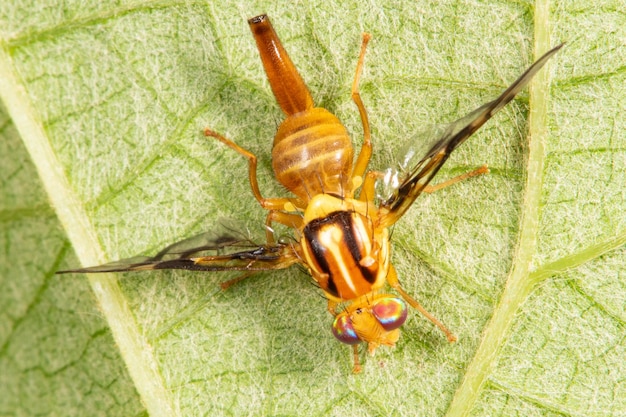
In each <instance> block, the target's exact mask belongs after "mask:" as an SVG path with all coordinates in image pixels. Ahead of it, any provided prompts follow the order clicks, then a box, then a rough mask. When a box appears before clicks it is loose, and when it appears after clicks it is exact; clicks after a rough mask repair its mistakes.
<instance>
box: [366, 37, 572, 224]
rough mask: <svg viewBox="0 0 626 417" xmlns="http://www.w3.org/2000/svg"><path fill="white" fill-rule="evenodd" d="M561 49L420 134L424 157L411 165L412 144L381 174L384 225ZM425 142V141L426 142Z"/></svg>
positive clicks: (400, 211)
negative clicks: (486, 100) (479, 102)
mask: <svg viewBox="0 0 626 417" xmlns="http://www.w3.org/2000/svg"><path fill="white" fill-rule="evenodd" d="M561 47H563V44H561V45H559V46H557V47H555V48H553V49H552V50H550V51H549V52H547V53H546V54H545V55H543V56H542V57H541V58H539V59H538V60H537V61H536V62H535V63H534V64H533V65H531V66H530V68H528V69H527V70H526V71H525V72H524V73H523V74H522V75H521V76H520V77H519V78H518V79H517V80H516V81H515V82H514V83H513V84H511V86H510V87H509V88H507V89H506V90H505V91H504V92H503V93H502V94H501V95H500V96H499V97H498V98H497V99H495V100H493V101H491V102H489V103H487V104H484V105H482V106H480V107H479V108H478V109H476V110H474V111H472V112H471V113H469V114H468V115H466V116H464V117H462V118H460V119H459V120H457V121H455V122H453V123H450V124H449V125H443V126H434V127H432V128H431V130H430V131H427V132H425V133H422V134H420V137H424V134H426V135H431V136H429V137H430V138H432V140H431V141H430V143H431V145H430V147H429V148H428V149H427V151H426V153H425V155H424V157H422V158H421V159H419V161H418V162H417V163H415V164H414V165H412V166H411V161H413V160H415V159H416V157H415V156H416V155H415V154H416V152H415V149H416V148H414V147H413V145H412V144H410V145H409V151H408V153H407V154H406V156H405V157H404V158H403V160H401V161H400V163H399V166H398V167H397V168H393V169H389V170H387V171H386V172H384V173H383V178H382V179H381V180H380V181H379V183H380V184H379V185H377V190H378V193H379V197H380V200H381V201H380V207H382V208H385V209H387V211H388V214H387V215H386V219H384V220H383V222H384V223H385V224H393V223H395V222H396V221H397V220H398V219H399V218H400V217H402V215H403V214H404V213H405V212H406V210H407V209H408V208H409V207H410V206H411V205H412V204H413V202H414V201H415V199H416V198H417V197H418V196H419V195H420V194H421V193H422V191H423V190H424V188H425V187H426V186H427V185H428V183H429V182H430V181H431V180H432V179H433V177H434V176H435V174H437V172H438V171H439V169H440V168H441V166H442V165H443V164H444V163H445V162H446V161H447V160H448V157H449V156H450V154H451V153H452V151H454V150H455V149H456V148H457V147H458V146H459V145H460V144H462V143H463V142H464V141H465V140H466V139H467V138H469V137H470V136H472V135H473V134H474V133H475V132H476V131H477V130H478V129H479V128H480V127H481V126H482V125H483V124H485V122H487V120H489V119H490V118H491V117H492V116H493V115H494V114H496V113H497V112H498V111H500V110H501V109H502V108H503V107H504V106H506V105H507V104H508V103H509V102H510V101H511V100H513V98H514V97H515V96H516V95H517V93H519V92H520V90H522V89H523V88H524V87H525V86H526V85H527V84H528V82H529V81H530V80H531V79H532V78H533V76H534V75H535V74H536V73H537V72H538V71H539V70H540V69H541V68H542V67H543V66H544V65H545V63H546V62H547V61H548V60H549V59H550V58H551V57H552V56H553V55H554V54H555V53H556V52H557V51H558V50H559V49H561ZM427 143H428V142H427Z"/></svg>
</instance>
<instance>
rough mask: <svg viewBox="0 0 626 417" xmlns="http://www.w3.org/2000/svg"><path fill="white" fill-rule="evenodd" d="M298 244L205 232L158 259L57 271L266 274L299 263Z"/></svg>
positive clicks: (172, 247)
mask: <svg viewBox="0 0 626 417" xmlns="http://www.w3.org/2000/svg"><path fill="white" fill-rule="evenodd" d="M294 244H295V243H292V242H288V241H279V242H277V243H274V244H266V245H259V244H255V243H254V242H252V241H251V240H248V239H245V238H242V236H235V235H234V234H220V235H216V233H215V232H206V233H202V234H200V235H197V236H194V237H191V238H189V239H184V240H181V241H180V242H176V243H174V244H172V245H169V246H167V247H165V248H163V249H162V250H161V251H159V253H157V254H156V255H155V256H136V257H133V258H127V259H122V260H119V261H115V262H110V263H107V264H104V265H98V266H92V267H87V268H78V269H70V270H65V271H58V272H57V274H66V273H72V272H76V273H94V272H124V271H149V270H156V269H186V270H189V271H251V272H254V271H265V270H271V269H283V268H287V267H289V266H291V265H292V264H294V263H297V262H298V260H299V258H298V256H297V253H296V251H295V248H294V246H293V245H294Z"/></svg>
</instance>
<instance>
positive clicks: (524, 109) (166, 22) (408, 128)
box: [0, 0, 626, 416]
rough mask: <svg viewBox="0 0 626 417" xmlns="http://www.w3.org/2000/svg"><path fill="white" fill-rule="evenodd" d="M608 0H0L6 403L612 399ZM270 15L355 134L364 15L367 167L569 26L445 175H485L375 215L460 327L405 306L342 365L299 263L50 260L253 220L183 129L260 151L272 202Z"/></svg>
mask: <svg viewBox="0 0 626 417" xmlns="http://www.w3.org/2000/svg"><path fill="white" fill-rule="evenodd" d="M621 6H622V5H621V4H620V2H618V1H612V2H611V1H605V2H603V3H602V4H594V5H593V6H588V5H587V4H586V3H584V2H554V3H548V2H545V1H544V2H536V3H524V2H500V3H497V2H482V1H477V2H443V3H442V2H427V1H421V0H420V1H417V2H407V4H399V5H395V4H394V5H391V3H389V4H387V5H384V6H379V5H373V4H363V3H358V2H354V3H348V2H336V3H335V2H328V1H324V2H321V1H320V2H309V3H307V5H306V6H305V5H301V4H297V5H293V4H292V3H291V2H285V3H283V4H280V5H277V4H276V3H275V2H272V3H270V2H267V3H260V2H259V3H254V4H246V5H243V4H240V3H234V2H233V3H230V4H219V6H218V5H217V4H215V5H211V4H210V2H209V4H207V3H206V2H181V3H176V2H158V3H129V4H122V5H120V4H105V3H101V2H93V4H86V3H85V2H83V4H80V5H78V4H73V3H72V4H65V3H64V4H62V5H61V4H55V3H49V4H45V5H44V4H42V3H41V2H39V3H37V4H32V5H27V4H24V2H18V1H15V0H9V1H5V2H4V3H3V5H2V6H0V42H1V48H0V97H1V98H2V101H3V104H4V106H5V110H6V111H5V112H3V113H2V114H3V116H0V122H2V123H1V124H0V126H2V128H3V129H2V134H3V137H2V139H3V140H2V142H1V145H0V146H1V149H2V152H0V158H1V162H0V164H1V165H0V167H1V168H0V196H1V197H0V221H2V231H3V233H2V240H1V243H2V245H1V247H2V248H3V251H2V252H0V257H1V258H0V268H1V270H2V274H0V276H1V277H2V279H1V281H0V297H1V298H0V300H1V302H0V305H1V306H2V308H1V310H0V311H1V312H2V315H1V321H0V346H1V349H0V369H2V372H1V373H0V393H1V395H0V415H35V414H44V415H104V414H111V415H141V414H149V415H154V416H156V415H179V416H183V415H184V416H187V415H244V414H245V415H342V416H344V415H422V416H435V415H448V416H458V415H475V416H483V415H505V416H509V415H524V416H535V415H549V416H557V415H568V416H569V415H572V416H617V415H623V414H624V410H625V409H626V384H624V380H626V361H624V357H625V354H626V352H625V350H626V342H625V340H624V337H623V335H624V329H625V326H624V320H626V286H625V285H624V282H626V281H625V280H624V278H625V275H626V261H625V259H626V257H625V256H624V255H625V252H626V217H625V216H624V212H626V194H625V192H624V189H625V187H624V184H625V183H626V147H625V145H624V143H625V142H624V139H625V133H624V132H626V126H625V124H626V123H625V122H624V117H623V113H624V110H625V109H626V91H624V90H625V87H624V86H625V85H626V83H625V78H626V75H625V73H626V71H625V69H624V68H625V67H624V65H623V62H624V60H625V55H626V49H625V48H624V42H625V40H626V15H624V14H623V13H622V10H621V9H622V7H621ZM262 12H267V13H268V14H269V15H270V17H271V18H272V21H273V23H274V26H275V28H276V30H277V31H278V33H279V35H280V36H281V38H282V40H283V42H284V44H285V47H286V48H287V50H288V51H289V52H290V54H291V57H292V59H293V61H294V62H295V64H296V66H297V67H298V68H299V69H300V71H301V73H302V75H303V78H304V79H305V80H306V81H307V83H308V84H309V87H310V89H311V91H312V93H313V96H314V98H315V100H316V103H317V104H318V105H320V106H323V107H326V108H328V109H329V110H331V111H333V112H334V113H336V114H337V115H338V117H339V118H340V119H341V120H342V121H343V122H344V123H345V124H346V126H347V128H348V130H349V131H350V132H352V134H353V140H354V142H355V145H357V146H358V145H359V144H360V140H361V135H362V130H361V125H360V121H359V118H358V113H357V111H356V108H355V106H354V104H353V103H352V102H351V100H350V85H351V82H352V77H353V73H354V68H355V66H356V58H357V55H358V48H359V42H360V33H361V32H362V31H368V32H370V33H372V35H373V41H372V42H371V43H370V46H369V49H368V52H367V56H366V64H365V65H366V67H365V73H364V75H363V78H362V83H361V91H362V95H363V99H364V102H365V105H366V107H367V109H368V111H369V114H370V119H371V120H370V122H371V125H372V130H373V140H374V147H375V152H374V153H375V155H374V159H373V165H374V166H375V167H384V166H387V165H390V164H391V163H392V162H393V155H394V154H395V151H396V150H397V149H400V148H401V147H402V145H403V144H406V143H407V141H409V140H412V138H413V139H414V138H415V133H414V132H416V131H418V130H420V129H421V128H422V127H423V126H425V125H429V124H432V123H445V122H450V121H453V120H454V119H456V118H458V117H460V116H462V115H464V114H466V113H467V112H469V111H471V110H473V109H474V108H476V107H478V106H479V105H481V104H483V103H484V102H486V101H488V100H491V99H493V98H494V97H495V96H497V95H498V94H499V93H500V92H501V91H502V90H503V89H504V88H506V86H507V85H508V84H509V83H510V82H512V81H513V80H514V79H515V78H516V77H517V76H518V75H519V74H521V72H522V71H523V70H524V69H525V68H526V67H527V66H528V65H530V63H531V62H532V61H533V60H534V58H535V57H538V56H539V54H540V53H541V52H543V51H545V50H547V49H548V48H549V47H550V46H555V45H557V44H559V43H561V42H564V41H565V42H567V45H566V47H565V48H564V49H563V50H562V51H560V52H559V53H558V54H557V56H556V57H555V58H554V59H553V60H552V61H551V62H550V63H548V65H547V67H546V68H547V69H546V70H545V71H542V73H541V74H539V76H538V77H537V79H536V80H535V81H534V83H533V86H532V88H531V91H530V93H527V92H523V93H522V94H520V97H518V98H517V99H516V100H515V101H514V102H513V103H511V104H510V105H509V106H508V107H507V108H505V109H504V110H503V111H502V112H501V113H500V114H498V115H497V116H496V117H495V118H494V120H492V121H490V122H489V123H488V124H487V125H486V126H485V127H483V128H482V129H481V131H479V133H478V134H476V136H475V137H473V138H471V139H470V140H469V141H468V142H467V143H466V144H464V145H463V146H462V148H461V149H459V150H458V151H457V152H456V153H455V154H454V155H453V157H452V158H451V159H450V161H449V162H448V163H447V164H446V166H445V167H444V169H442V171H441V173H440V174H439V176H438V180H439V181H443V180H444V179H445V178H449V177H452V176H454V175H456V174H458V173H461V172H464V171H467V170H469V169H471V168H472V167H475V166H478V165H481V164H483V163H487V164H489V166H490V169H491V174H490V175H488V176H486V177H484V178H474V179H471V180H468V181H465V182H463V183H461V184H458V185H455V186H454V187H450V188H448V189H445V190H443V191H440V192H438V193H436V194H434V195H426V196H423V197H420V199H419V200H418V201H417V202H416V203H415V205H414V207H413V208H412V209H411V210H410V211H409V213H408V214H407V215H406V216H405V218H403V219H402V220H401V221H400V222H399V223H398V225H397V226H396V227H395V228H394V231H393V245H394V257H393V261H394V264H395V265H396V268H397V269H398V272H399V275H400V279H401V281H402V282H403V285H404V286H405V288H406V289H407V290H408V291H409V292H410V293H411V294H413V295H414V296H416V298H417V299H418V300H420V301H421V302H422V303H423V305H424V306H425V307H426V308H427V309H428V310H430V311H431V312H432V313H433V314H435V315H436V316H437V317H438V318H439V319H441V320H442V321H443V322H444V323H445V324H446V325H447V326H448V327H449V328H451V329H452V330H453V331H454V332H455V334H456V335H457V336H458V338H459V341H458V343H456V344H448V343H447V341H446V340H445V338H444V337H443V336H442V335H441V334H440V333H439V332H438V331H437V330H436V329H435V328H434V327H433V326H432V325H431V324H430V323H429V322H428V321H426V320H424V318H423V317H420V316H419V315H418V314H412V315H411V316H410V318H409V320H408V322H407V324H406V325H405V326H404V328H403V334H402V337H401V339H400V341H399V343H398V345H397V347H396V348H395V349H380V350H379V351H378V352H377V355H376V356H375V357H374V358H371V357H365V355H363V358H364V362H365V363H364V373H363V374H361V375H358V376H354V375H352V374H351V373H350V370H351V366H352V363H351V355H350V350H349V349H348V348H346V347H345V346H341V345H340V344H339V343H337V342H336V341H335V340H334V338H333V337H332V336H331V334H330V331H329V330H330V329H329V326H330V321H331V320H330V317H329V316H328V314H327V313H326V305H325V301H323V299H322V298H321V297H320V292H319V290H318V289H316V288H315V287H314V286H313V285H311V280H310V278H307V276H306V275H305V274H303V273H302V272H301V271H299V270H298V269H292V270H288V271H280V272H276V273H271V274H270V273H267V274H259V275H258V276H255V277H253V278H249V279H247V280H245V281H244V282H242V283H241V284H238V285H237V286H235V287H233V288H231V289H229V290H228V291H226V292H221V291H218V286H217V284H218V283H220V282H222V281H224V280H226V279H229V278H232V277H233V275H218V274H202V273H190V272H148V273H135V274H130V273H129V274H117V275H91V276H88V277H85V276H54V275H53V272H54V271H55V270H57V269H63V268H69V267H77V266H79V265H81V264H82V265H94V264H98V263H102V262H105V261H109V260H115V259H118V258H121V257H127V256H133V255H136V254H151V253H155V251H156V250H158V249H159V248H160V247H162V246H164V245H166V244H168V243H172V242H174V241H176V240H178V239H181V238H183V237H186V236H190V235H193V234H195V233H198V232H201V231H203V230H210V229H211V228H212V227H215V225H216V224H217V223H218V219H220V218H223V217H226V218H232V219H238V220H239V221H240V222H241V224H242V227H243V228H247V229H249V230H250V232H251V233H252V234H253V235H255V236H261V237H262V236H263V224H264V216H265V213H264V212H263V210H262V209H261V208H260V207H259V205H258V204H257V203H256V201H255V200H254V198H253V196H252V193H251V192H250V189H249V185H248V181H247V166H246V161H245V160H243V158H241V157H239V156H238V155H236V154H234V153H233V152H232V151H231V150H229V149H227V148H225V147H224V146H222V145H220V144H218V143H216V142H215V141H212V140H210V139H207V138H205V137H204V136H203V135H202V129H203V128H204V127H207V126H208V127H211V128H212V129H214V130H216V131H218V132H221V133H223V134H225V135H226V136H227V137H229V138H231V139H233V140H234V141H235V142H236V143H238V144H239V145H241V146H243V147H245V148H246V149H249V150H250V151H252V152H253V153H255V154H256V155H258V157H259V180H260V186H261V189H262V192H263V194H264V195H265V196H281V195H286V194H285V191H284V190H282V189H281V188H280V187H279V186H278V185H277V184H276V182H275V180H274V179H273V178H272V171H271V165H270V157H269V155H270V147H271V142H272V137H273V134H274V131H275V129H276V126H277V124H278V123H280V121H281V120H282V115H281V113H280V111H279V110H278V108H277V106H276V104H275V102H274V99H273V97H272V95H271V91H270V89H269V86H268V84H267V82H266V80H265V75H264V73H263V70H262V67H261V64H260V60H259V59H258V53H257V51H256V49H255V45H254V42H253V39H252V37H251V35H250V33H249V30H248V28H247V23H246V18H249V17H251V16H253V15H256V14H259V13H262ZM7 114H8V116H6V115H7ZM48 201H49V202H50V203H48ZM72 250H73V253H72ZM74 254H75V255H74ZM89 287H90V288H91V290H89Z"/></svg>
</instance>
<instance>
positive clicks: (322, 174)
mask: <svg viewBox="0 0 626 417" xmlns="http://www.w3.org/2000/svg"><path fill="white" fill-rule="evenodd" d="M352 154H353V151H352V143H351V142H350V137H349V136H348V132H347V130H346V128H345V127H344V126H343V125H342V124H341V122H340V121H339V119H337V117H336V116H335V115H333V114H332V113H330V112H329V111H328V110H325V109H322V108H318V107H315V108H311V109H309V110H307V111H304V112H301V113H296V114H294V115H292V116H289V117H288V118H287V119H286V120H285V121H284V122H283V123H282V124H281V125H280V126H279V127H278V131H277V132H276V136H275V138H274V147H273V149H272V167H273V168H274V173H275V175H276V178H277V179H278V181H280V183H281V184H283V185H284V186H285V187H286V188H287V189H288V190H289V191H291V192H292V193H294V194H295V195H297V196H298V197H300V198H301V199H303V200H304V201H308V200H310V199H311V197H313V196H315V195H317V194H334V195H337V196H343V195H344V192H345V190H347V189H348V188H347V183H348V181H349V179H350V174H351V169H352Z"/></svg>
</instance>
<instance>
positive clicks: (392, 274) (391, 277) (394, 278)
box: [387, 265, 456, 343]
mask: <svg viewBox="0 0 626 417" xmlns="http://www.w3.org/2000/svg"><path fill="white" fill-rule="evenodd" d="M387 282H388V283H389V285H390V286H391V287H392V288H393V289H395V290H396V291H398V293H400V295H401V296H402V298H404V300H405V301H406V302H407V303H409V304H410V305H411V307H413V308H414V309H416V310H417V311H419V312H420V313H422V315H423V316H424V317H426V318H427V319H428V320H430V321H431V322H432V323H433V324H434V325H435V326H437V327H439V329H440V330H441V331H442V332H444V333H445V335H446V337H447V338H448V341H449V342H450V343H452V342H456V336H455V335H454V334H452V332H451V331H450V330H448V328H447V327H446V326H444V325H443V323H441V322H440V321H439V320H438V319H437V318H436V317H435V316H433V315H432V314H430V313H429V312H428V311H427V310H426V309H425V308H424V307H422V305H421V304H420V303H418V302H417V300H416V299H414V298H413V297H411V296H410V295H409V294H408V293H407V292H406V291H404V289H403V288H402V286H401V285H400V282H399V281H398V274H397V273H396V270H395V268H394V267H393V265H390V266H389V274H388V275H387Z"/></svg>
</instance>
